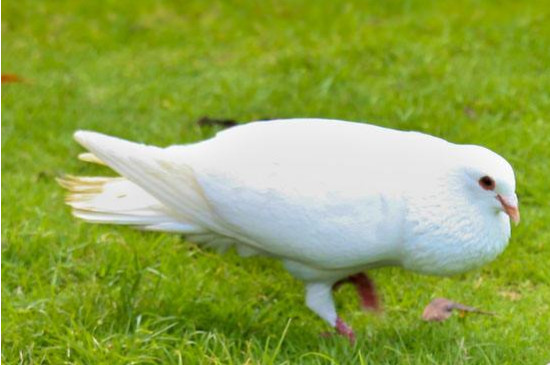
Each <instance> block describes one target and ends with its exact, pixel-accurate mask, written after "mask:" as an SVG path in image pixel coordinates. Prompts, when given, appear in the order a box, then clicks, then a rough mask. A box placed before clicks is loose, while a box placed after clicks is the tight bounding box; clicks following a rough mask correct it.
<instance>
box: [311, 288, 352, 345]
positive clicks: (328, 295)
mask: <svg viewBox="0 0 550 365" xmlns="http://www.w3.org/2000/svg"><path fill="white" fill-rule="evenodd" d="M306 305H307V306H308V308H309V309H311V310H312V311H313V312H315V313H317V315H319V317H321V318H323V319H324V320H325V321H327V322H328V323H329V324H330V325H331V326H332V327H334V328H336V331H338V333H339V334H340V335H342V336H344V337H346V338H347V339H348V340H349V341H350V342H351V343H354V342H355V334H354V333H353V330H352V329H351V327H349V326H348V325H347V324H346V323H345V322H344V321H343V320H342V319H341V318H340V317H338V315H337V314H336V308H335V306H334V301H333V299H332V283H309V284H307V285H306Z"/></svg>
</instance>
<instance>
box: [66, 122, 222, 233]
mask: <svg viewBox="0 0 550 365" xmlns="http://www.w3.org/2000/svg"><path fill="white" fill-rule="evenodd" d="M75 139H76V140H77V141H78V142H79V143H80V144H81V145H82V146H84V147H85V148H87V149H88V150H89V151H90V152H91V153H92V154H93V155H94V156H95V158H94V160H100V161H103V162H104V163H105V164H107V165H108V166H109V167H111V168H112V169H113V170H115V171H116V172H118V173H119V174H121V175H122V176H124V177H125V178H127V179H128V180H130V181H132V182H134V183H135V184H136V185H138V186H140V187H141V188H142V189H143V190H144V191H146V192H147V193H149V194H150V195H151V196H153V197H154V198H155V199H157V200H158V201H160V202H161V203H162V204H163V205H164V206H166V207H168V208H170V209H171V213H172V214H174V216H176V217H178V218H179V220H181V221H184V222H189V223H190V224H192V225H196V226H199V227H203V228H205V229H207V230H208V229H210V230H214V231H217V232H220V233H222V234H223V233H224V232H225V229H224V227H222V226H221V225H220V224H219V223H218V222H217V219H216V216H215V213H214V212H213V210H212V209H211V207H210V205H209V203H208V201H207V200H206V198H205V196H204V193H203V191H202V188H201V187H200V185H199V184H198V182H197V181H196V179H195V175H194V172H193V169H192V168H191V167H190V166H188V165H187V164H186V163H185V154H184V150H183V149H177V150H174V149H164V148H159V147H154V146H147V145H142V144H138V143H133V142H129V141H125V140H122V139H119V138H115V137H110V136H106V135H102V134H99V133H95V132H86V131H78V132H76V133H75Z"/></svg>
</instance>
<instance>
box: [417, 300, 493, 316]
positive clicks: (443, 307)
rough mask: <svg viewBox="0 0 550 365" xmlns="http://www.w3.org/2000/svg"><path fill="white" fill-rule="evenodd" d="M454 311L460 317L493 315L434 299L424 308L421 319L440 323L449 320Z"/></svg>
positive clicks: (450, 301) (448, 301)
mask: <svg viewBox="0 0 550 365" xmlns="http://www.w3.org/2000/svg"><path fill="white" fill-rule="evenodd" d="M455 309H456V310H458V311H459V312H460V314H461V315H462V316H464V315H465V314H466V313H479V314H487V315H494V314H495V313H493V312H486V311H483V310H480V309H478V308H474V307H469V306H467V305H464V304H460V303H456V302H453V301H452V300H449V299H446V298H435V299H434V300H432V301H431V302H430V304H428V305H427V306H426V308H424V312H423V313H422V319H423V320H425V321H428V322H442V321H444V320H446V319H447V318H449V317H450V316H451V314H452V313H453V310H455Z"/></svg>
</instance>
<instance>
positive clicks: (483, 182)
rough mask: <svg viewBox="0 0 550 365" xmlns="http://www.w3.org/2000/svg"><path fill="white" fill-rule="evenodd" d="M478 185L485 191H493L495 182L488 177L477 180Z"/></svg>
mask: <svg viewBox="0 0 550 365" xmlns="http://www.w3.org/2000/svg"><path fill="white" fill-rule="evenodd" d="M479 185H480V186H481V187H482V188H483V189H485V190H494V189H495V180H493V179H492V178H490V177H489V176H483V177H482V178H481V179H479Z"/></svg>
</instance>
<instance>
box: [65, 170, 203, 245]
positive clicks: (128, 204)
mask: <svg viewBox="0 0 550 365" xmlns="http://www.w3.org/2000/svg"><path fill="white" fill-rule="evenodd" d="M57 181H58V182H59V184H60V185H61V186H62V187H64V188H65V189H67V190H68V191H69V195H68V196H67V198H66V202H67V204H68V205H70V206H71V207H72V208H73V215H75V216H76V217H78V218H81V219H83V220H85V221H88V222H91V223H111V224H126V225H133V226H136V227H138V228H140V229H145V230H163V231H165V230H169V231H172V232H181V233H186V234H193V233H198V232H202V231H203V230H202V229H200V228H197V227H195V226H193V225H191V224H185V223H182V222H179V221H176V220H174V218H172V217H171V214H170V211H169V209H167V208H166V207H165V206H164V205H163V204H162V203H160V202H159V201H158V200H157V199H155V198H154V197H153V196H151V195H150V194H148V193H147V192H146V191H145V190H143V189H142V188H140V187H139V186H137V185H136V184H134V183H132V182H131V181H129V180H127V179H125V178H122V177H115V178H112V177H75V176H66V177H64V178H60V179H58V180H57Z"/></svg>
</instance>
